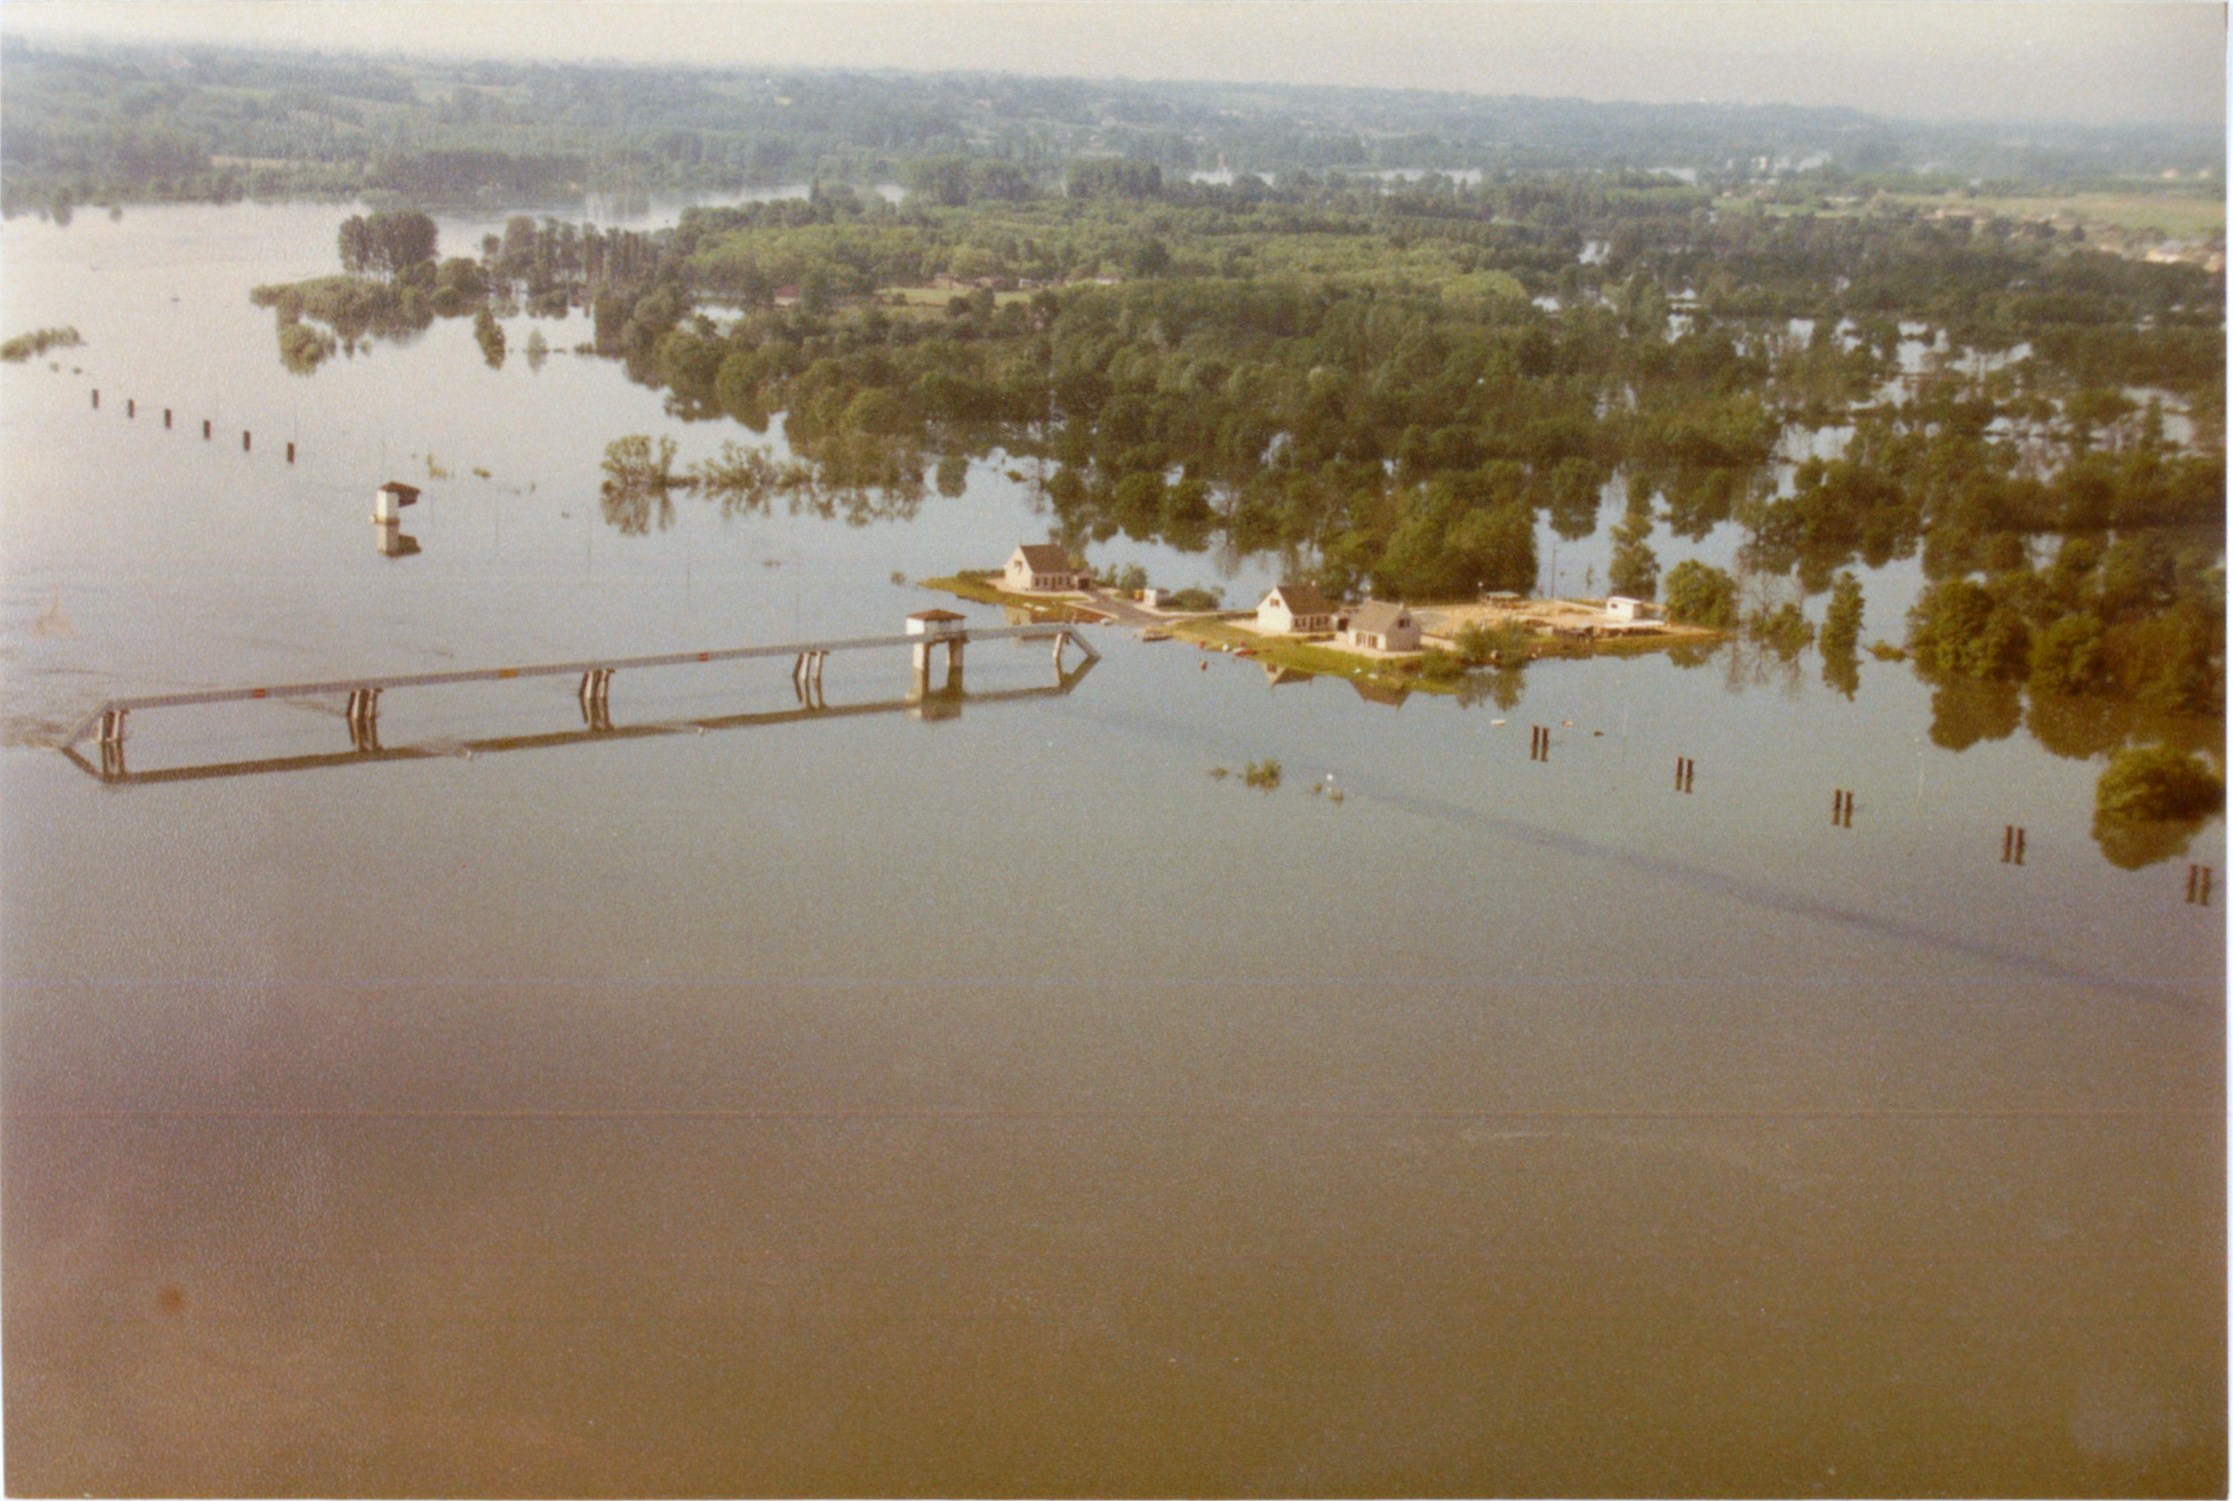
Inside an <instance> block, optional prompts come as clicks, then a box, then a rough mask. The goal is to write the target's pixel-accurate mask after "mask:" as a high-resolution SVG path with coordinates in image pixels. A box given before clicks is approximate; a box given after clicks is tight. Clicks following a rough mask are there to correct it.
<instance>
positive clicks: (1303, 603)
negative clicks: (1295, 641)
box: [1256, 584, 1340, 636]
mask: <svg viewBox="0 0 2233 1501" xmlns="http://www.w3.org/2000/svg"><path fill="white" fill-rule="evenodd" d="M1256 629H1258V630H1259V631H1262V632H1263V633H1264V634H1265V635H1267V636H1312V635H1324V634H1326V633H1327V632H1329V631H1335V630H1339V629H1340V623H1339V619H1338V617H1337V616H1336V615H1335V613H1334V607H1333V606H1332V605H1331V604H1329V603H1327V601H1326V596H1325V595H1323V594H1320V593H1319V592H1318V586H1317V585H1316V584H1280V585H1278V586H1276V587H1275V588H1274V589H1273V590H1272V591H1271V592H1270V593H1269V594H1267V595H1265V596H1264V598H1263V600H1262V601H1261V602H1260V603H1259V604H1258V605H1257V606H1256Z"/></svg>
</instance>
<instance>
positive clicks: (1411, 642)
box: [1341, 599, 1419, 651]
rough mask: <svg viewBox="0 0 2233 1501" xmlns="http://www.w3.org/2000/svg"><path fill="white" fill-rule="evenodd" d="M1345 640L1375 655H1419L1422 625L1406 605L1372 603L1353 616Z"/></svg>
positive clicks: (1345, 632) (1360, 607)
mask: <svg viewBox="0 0 2233 1501" xmlns="http://www.w3.org/2000/svg"><path fill="white" fill-rule="evenodd" d="M1341 639H1342V641H1343V642H1344V643H1346V644H1347V645H1350V646H1361V647H1366V648H1368V649H1370V650H1372V651H1417V650H1418V649H1419V621H1418V618H1417V617H1416V616H1414V615H1413V614H1412V613H1411V612H1410V611H1409V610H1407V609H1405V608H1404V607H1403V606H1402V605H1393V604H1389V603H1388V602H1387V601H1386V600H1379V599H1368V600H1366V601H1365V602H1364V603H1363V604H1361V605H1359V606H1357V608H1356V610H1355V611H1354V612H1353V613H1352V614H1351V615H1350V617H1349V624H1348V625H1347V626H1346V627H1344V628H1343V630H1342V633H1341Z"/></svg>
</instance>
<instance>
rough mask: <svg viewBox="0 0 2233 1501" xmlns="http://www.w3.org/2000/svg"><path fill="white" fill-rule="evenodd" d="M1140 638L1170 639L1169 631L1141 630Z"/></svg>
mask: <svg viewBox="0 0 2233 1501" xmlns="http://www.w3.org/2000/svg"><path fill="white" fill-rule="evenodd" d="M1140 639H1141V640H1142V641H1168V640H1170V639H1171V633H1170V632H1169V631H1142V632H1140Z"/></svg>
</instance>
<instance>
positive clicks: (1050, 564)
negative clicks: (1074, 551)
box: [1016, 542, 1078, 573]
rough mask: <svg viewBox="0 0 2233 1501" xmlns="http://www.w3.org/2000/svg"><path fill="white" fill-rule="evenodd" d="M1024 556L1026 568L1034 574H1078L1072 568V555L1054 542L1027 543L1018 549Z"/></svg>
mask: <svg viewBox="0 0 2233 1501" xmlns="http://www.w3.org/2000/svg"><path fill="white" fill-rule="evenodd" d="M1016 551H1018V552H1020V553H1022V554H1023V561H1024V566H1025V567H1026V568H1029V569H1030V570H1031V571H1032V572H1033V573H1076V572H1077V571H1078V570H1077V569H1075V568H1073V567H1071V566H1070V554H1069V553H1068V552H1066V551H1064V550H1063V549H1062V548H1060V547H1057V546H1055V544H1053V543H1052V542H1025V543H1022V544H1021V545H1019V546H1018V547H1017V548H1016Z"/></svg>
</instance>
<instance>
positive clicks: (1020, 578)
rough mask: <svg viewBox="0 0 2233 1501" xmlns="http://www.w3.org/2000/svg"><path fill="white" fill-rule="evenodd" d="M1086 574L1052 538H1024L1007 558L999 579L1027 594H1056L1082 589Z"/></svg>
mask: <svg viewBox="0 0 2233 1501" xmlns="http://www.w3.org/2000/svg"><path fill="white" fill-rule="evenodd" d="M1089 577H1090V575H1089V574H1087V572H1086V571H1085V570H1084V569H1082V568H1080V567H1078V566H1077V565H1076V564H1074V563H1072V562H1071V561H1070V554H1069V553H1068V552H1067V551H1066V550H1065V549H1063V548H1060V547H1057V546H1055V545H1054V544H1053V543H1052V542H1025V543H1023V544H1021V545H1019V546H1018V547H1017V548H1016V550H1015V553H1014V555H1012V556H1011V557H1010V558H1009V559H1008V569H1007V572H1006V573H1005V574H1004V575H1003V576H1002V581H1003V582H1004V583H1005V584H1006V586H1007V587H1008V588H1010V589H1014V590H1018V591H1020V592H1023V593H1027V594H1050V593H1052V594H1060V593H1066V592H1068V591H1070V590H1073V589H1083V588H1084V587H1085V586H1086V583H1087V581H1088V579H1089Z"/></svg>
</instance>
